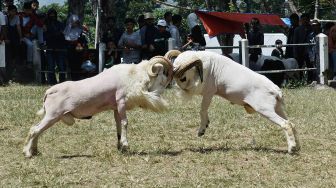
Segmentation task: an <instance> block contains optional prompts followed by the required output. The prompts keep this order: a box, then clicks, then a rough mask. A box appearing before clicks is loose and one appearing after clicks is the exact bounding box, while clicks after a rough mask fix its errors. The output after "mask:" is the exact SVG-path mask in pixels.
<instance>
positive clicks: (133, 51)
mask: <svg viewBox="0 0 336 188" xmlns="http://www.w3.org/2000/svg"><path fill="white" fill-rule="evenodd" d="M134 26H135V20H134V19H132V18H127V19H126V20H125V27H126V31H125V32H124V34H123V35H122V36H121V38H120V40H119V42H118V46H119V47H120V48H122V49H124V50H123V52H122V57H123V62H122V63H125V64H132V63H135V64H137V63H139V62H140V60H141V59H140V57H141V56H140V49H141V37H140V34H139V32H134Z"/></svg>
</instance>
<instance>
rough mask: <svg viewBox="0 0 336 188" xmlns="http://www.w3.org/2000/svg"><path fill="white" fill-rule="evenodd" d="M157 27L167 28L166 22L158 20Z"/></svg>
mask: <svg viewBox="0 0 336 188" xmlns="http://www.w3.org/2000/svg"><path fill="white" fill-rule="evenodd" d="M157 25H159V26H162V27H166V26H167V22H166V21H165V20H159V21H158V22H157Z"/></svg>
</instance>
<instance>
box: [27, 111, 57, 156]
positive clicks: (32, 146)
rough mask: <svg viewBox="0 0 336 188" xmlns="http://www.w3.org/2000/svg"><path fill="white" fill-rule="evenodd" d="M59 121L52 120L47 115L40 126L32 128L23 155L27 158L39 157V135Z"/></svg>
mask: <svg viewBox="0 0 336 188" xmlns="http://www.w3.org/2000/svg"><path fill="white" fill-rule="evenodd" d="M57 121H58V119H57V118H51V117H50V116H47V115H45V116H44V118H43V119H42V121H41V122H40V123H39V124H37V125H35V126H33V127H31V128H30V131H29V133H28V137H27V139H26V142H25V146H24V147H23V153H24V155H25V156H26V157H27V158H30V157H32V156H34V155H37V153H38V150H37V142H38V137H39V135H40V134H41V133H42V132H43V131H45V130H46V129H48V128H49V127H51V126H52V125H54V124H55V123H56V122H57Z"/></svg>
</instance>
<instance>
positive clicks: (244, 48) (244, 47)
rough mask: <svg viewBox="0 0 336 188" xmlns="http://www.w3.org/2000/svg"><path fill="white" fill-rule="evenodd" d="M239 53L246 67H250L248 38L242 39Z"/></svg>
mask: <svg viewBox="0 0 336 188" xmlns="http://www.w3.org/2000/svg"><path fill="white" fill-rule="evenodd" d="M239 51H240V52H239V54H240V58H241V61H240V62H242V65H243V66H245V67H250V62H249V50H248V40H247V39H241V40H240V41H239Z"/></svg>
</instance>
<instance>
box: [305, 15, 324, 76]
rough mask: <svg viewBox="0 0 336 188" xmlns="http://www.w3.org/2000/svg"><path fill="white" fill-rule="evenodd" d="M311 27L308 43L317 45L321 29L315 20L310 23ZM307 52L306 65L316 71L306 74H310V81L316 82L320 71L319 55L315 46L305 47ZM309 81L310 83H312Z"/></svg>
mask: <svg viewBox="0 0 336 188" xmlns="http://www.w3.org/2000/svg"><path fill="white" fill-rule="evenodd" d="M311 26H312V32H311V33H310V34H309V42H310V43H318V40H317V38H316V37H317V35H318V34H320V33H321V32H322V28H321V24H320V22H319V21H317V20H313V21H312V22H311ZM307 50H308V56H309V63H308V64H307V67H308V68H313V67H317V69H318V70H317V71H310V73H309V72H308V74H312V75H311V76H310V77H312V80H314V81H317V80H318V72H319V69H320V64H319V63H318V62H319V53H318V49H317V46H316V45H314V46H308V47H307ZM312 80H311V81H312Z"/></svg>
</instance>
